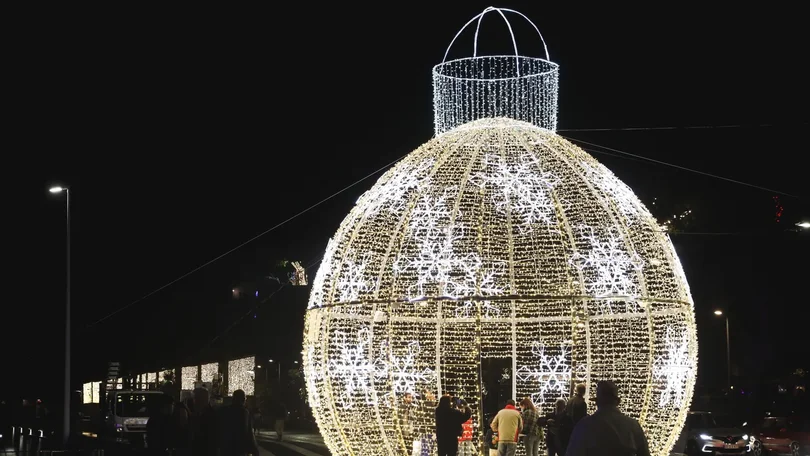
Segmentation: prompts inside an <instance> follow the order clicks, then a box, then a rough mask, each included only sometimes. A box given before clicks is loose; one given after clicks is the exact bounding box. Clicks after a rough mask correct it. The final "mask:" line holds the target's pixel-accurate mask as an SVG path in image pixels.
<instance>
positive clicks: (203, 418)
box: [190, 388, 219, 456]
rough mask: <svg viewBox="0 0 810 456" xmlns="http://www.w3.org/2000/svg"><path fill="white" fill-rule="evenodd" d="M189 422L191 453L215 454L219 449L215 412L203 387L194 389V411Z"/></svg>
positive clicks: (195, 455)
mask: <svg viewBox="0 0 810 456" xmlns="http://www.w3.org/2000/svg"><path fill="white" fill-rule="evenodd" d="M190 424H191V454H193V455H194V456H215V455H216V454H217V451H218V449H219V425H218V422H217V413H216V411H215V410H214V408H213V407H211V403H210V396H209V393H208V390H207V389H205V388H197V389H195V390H194V413H193V414H192V415H191V419H190Z"/></svg>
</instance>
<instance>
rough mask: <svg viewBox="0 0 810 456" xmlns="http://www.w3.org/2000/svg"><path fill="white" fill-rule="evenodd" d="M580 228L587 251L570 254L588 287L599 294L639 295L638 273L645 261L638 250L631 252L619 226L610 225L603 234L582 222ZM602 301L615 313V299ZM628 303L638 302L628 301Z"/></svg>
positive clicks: (601, 296) (595, 295) (606, 295)
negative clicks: (619, 230)
mask: <svg viewBox="0 0 810 456" xmlns="http://www.w3.org/2000/svg"><path fill="white" fill-rule="evenodd" d="M579 229H580V232H581V233H582V237H583V239H585V240H587V241H588V244H589V245H588V247H587V252H586V253H584V254H583V253H581V252H577V253H575V254H574V255H573V256H572V257H571V264H573V265H574V266H575V267H577V268H578V269H579V270H580V271H582V273H583V276H584V277H585V291H586V292H587V293H588V294H590V295H592V296H594V297H597V298H603V297H608V296H622V297H636V296H638V294H639V288H638V285H637V284H636V279H635V275H636V274H637V273H638V271H640V270H641V266H642V265H643V261H642V260H641V257H640V256H639V255H638V254H637V253H636V252H635V251H632V250H631V251H630V252H628V247H626V246H625V244H624V242H623V241H622V238H621V237H620V235H619V233H618V229H617V228H615V227H610V228H608V229H606V230H605V232H604V234H603V235H602V236H600V235H598V234H597V233H596V232H595V231H594V229H593V228H592V227H590V226H586V225H581V226H579ZM600 305H602V306H604V308H603V311H605V312H606V313H613V309H612V301H610V300H605V301H600ZM627 306H628V307H629V306H636V304H634V303H628V304H627ZM628 310H630V309H628Z"/></svg>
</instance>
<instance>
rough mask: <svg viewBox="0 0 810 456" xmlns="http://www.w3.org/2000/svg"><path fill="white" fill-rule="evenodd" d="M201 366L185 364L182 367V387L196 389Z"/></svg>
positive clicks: (187, 389) (189, 389)
mask: <svg viewBox="0 0 810 456" xmlns="http://www.w3.org/2000/svg"><path fill="white" fill-rule="evenodd" d="M199 370H200V366H183V367H182V368H180V387H181V389H183V390H186V391H192V390H194V383H195V382H196V381H197V374H198V372H199Z"/></svg>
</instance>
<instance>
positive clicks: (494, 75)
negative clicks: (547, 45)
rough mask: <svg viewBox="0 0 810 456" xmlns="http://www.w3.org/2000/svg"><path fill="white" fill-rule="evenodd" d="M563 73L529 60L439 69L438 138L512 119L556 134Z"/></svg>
mask: <svg viewBox="0 0 810 456" xmlns="http://www.w3.org/2000/svg"><path fill="white" fill-rule="evenodd" d="M558 79H559V67H558V66H557V64H556V63H553V62H550V61H548V60H545V59H540V58H533V57H524V56H517V57H516V56H505V55H496V56H480V57H469V58H462V59H457V60H451V61H448V62H444V63H441V64H439V65H436V66H435V67H434V68H433V123H434V129H435V132H436V134H437V135H440V134H442V133H444V132H447V131H449V130H452V129H453V128H456V127H458V126H460V125H463V124H466V123H468V122H472V121H475V120H478V119H484V118H493V117H508V118H510V119H517V120H521V121H524V122H529V123H531V124H533V125H535V126H537V127H540V128H545V129H548V130H551V131H554V130H555V129H556V128H557V91H558Z"/></svg>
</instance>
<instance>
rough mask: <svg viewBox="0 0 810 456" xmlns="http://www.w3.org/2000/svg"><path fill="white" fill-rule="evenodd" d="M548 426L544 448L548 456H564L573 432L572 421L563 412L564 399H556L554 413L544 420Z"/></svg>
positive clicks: (564, 411)
mask: <svg viewBox="0 0 810 456" xmlns="http://www.w3.org/2000/svg"><path fill="white" fill-rule="evenodd" d="M542 421H545V423H546V425H547V426H548V432H547V433H546V447H547V448H548V456H565V451H566V449H567V448H568V442H569V440H570V439H571V432H572V431H573V430H574V421H573V420H572V419H571V416H570V415H568V413H567V412H566V410H565V399H557V403H556V404H555V411H554V413H551V414H549V415H546V417H545V418H544V420H541V422H542Z"/></svg>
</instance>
